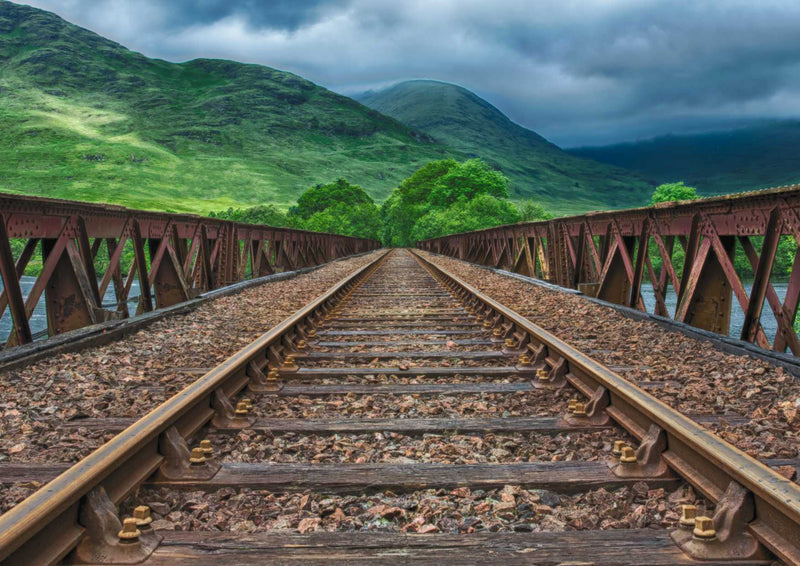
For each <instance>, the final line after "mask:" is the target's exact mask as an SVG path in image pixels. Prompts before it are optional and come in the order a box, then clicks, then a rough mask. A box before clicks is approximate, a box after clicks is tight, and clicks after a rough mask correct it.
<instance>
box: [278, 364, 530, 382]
mask: <svg viewBox="0 0 800 566" xmlns="http://www.w3.org/2000/svg"><path fill="white" fill-rule="evenodd" d="M533 373H534V372H533V370H532V369H519V368H516V367H514V366H498V367H471V366H468V367H434V366H417V367H409V368H408V369H400V368H398V367H385V368H373V367H358V366H354V367H343V368H342V367H333V368H300V369H298V370H297V371H293V372H281V378H282V379H286V380H293V381H302V380H305V379H325V378H326V377H345V376H350V375H352V376H364V375H378V374H384V375H398V376H415V377H422V376H425V377H452V376H458V375H480V376H486V377H494V378H508V377H524V376H526V375H527V376H529V377H530V376H533Z"/></svg>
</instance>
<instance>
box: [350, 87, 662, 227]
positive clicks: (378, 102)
mask: <svg viewBox="0 0 800 566" xmlns="http://www.w3.org/2000/svg"><path fill="white" fill-rule="evenodd" d="M355 98H356V99H357V100H359V101H361V102H363V103H364V104H366V105H367V106H369V107H370V108H373V109H375V110H377V111H379V112H381V113H383V114H386V115H388V116H391V117H393V118H396V119H397V120H399V121H400V122H402V123H403V124H406V125H407V126H409V127H411V128H413V129H415V130H419V131H422V132H425V133H426V134H430V135H431V136H433V137H434V138H435V139H436V140H437V141H439V142H442V143H444V144H446V145H448V146H450V147H452V148H454V149H456V150H459V151H462V152H464V153H466V154H468V155H471V156H478V157H481V158H483V159H485V160H486V161H488V162H490V163H492V164H493V165H494V166H495V167H497V168H499V169H501V170H502V171H503V173H505V174H506V175H507V176H508V178H509V179H510V181H511V182H510V192H511V197H512V198H519V197H532V198H535V199H537V200H540V201H542V202H544V203H545V204H546V206H548V207H549V208H551V209H552V210H555V211H557V212H580V211H586V210H591V209H597V208H619V207H625V206H636V205H642V204H644V203H645V202H647V201H648V200H649V197H650V194H651V193H652V190H653V186H652V184H651V183H648V182H647V181H646V180H645V179H644V177H642V176H641V175H639V174H636V173H632V172H631V171H626V170H624V169H622V168H620V167H612V166H608V165H605V164H601V163H598V162H596V161H592V160H589V159H583V158H577V157H575V156H573V155H570V154H568V153H566V152H564V151H562V150H561V149H560V148H558V147H557V146H556V145H554V144H552V143H550V142H548V141H547V140H546V139H544V138H543V137H542V136H540V135H539V134H537V133H536V132H533V131H531V130H528V129H526V128H523V127H522V126H519V125H517V124H515V123H514V122H512V121H511V120H510V119H509V118H508V117H507V116H506V115H505V114H503V113H502V112H500V110H498V109H497V108H495V107H494V106H492V105H491V104H489V103H488V102H486V101H485V100H483V99H482V98H480V97H479V96H477V95H475V94H474V93H472V92H470V91H469V90H467V89H465V88H462V87H459V86H456V85H453V84H449V83H444V82H438V81H430V80H415V81H407V82H403V83H400V84H397V85H394V86H392V87H389V88H387V89H385V90H381V91H378V92H374V91H369V92H366V93H363V94H360V95H357V96H356V97H355Z"/></svg>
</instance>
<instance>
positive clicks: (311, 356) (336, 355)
mask: <svg viewBox="0 0 800 566" xmlns="http://www.w3.org/2000/svg"><path fill="white" fill-rule="evenodd" d="M511 357H516V356H512V355H511V354H504V353H503V352H500V351H497V350H495V351H491V350H483V351H479V352H458V351H447V352H425V351H421V350H413V351H409V352H398V351H387V352H310V353H308V354H295V357H294V358H295V360H297V361H298V362H301V361H304V360H346V359H354V360H361V359H366V360H387V359H388V360H391V359H394V358H431V359H434V358H453V359H461V360H500V359H503V358H511Z"/></svg>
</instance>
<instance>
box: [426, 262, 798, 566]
mask: <svg viewBox="0 0 800 566" xmlns="http://www.w3.org/2000/svg"><path fill="white" fill-rule="evenodd" d="M417 257H418V259H419V261H421V262H422V263H423V264H424V265H426V266H427V267H428V268H429V269H430V270H432V271H433V272H435V273H437V274H438V275H439V276H440V279H441V280H442V281H443V282H444V283H445V284H448V285H449V286H450V288H451V289H453V290H455V291H456V292H457V293H460V294H461V295H462V296H463V297H464V300H465V301H469V300H471V301H472V303H471V308H472V309H473V310H477V311H478V312H481V313H482V314H483V316H485V317H486V318H487V320H492V321H493V325H494V327H495V328H501V329H503V333H504V334H503V336H504V337H515V339H517V340H519V342H520V344H524V345H525V348H526V350H527V351H529V352H531V358H532V359H533V361H534V363H535V362H536V360H538V365H536V364H535V367H536V368H537V370H538V369H542V370H544V371H545V372H546V373H547V374H549V378H550V382H551V384H548V385H546V387H551V386H557V387H560V386H563V384H558V383H552V382H553V381H554V379H553V376H554V374H555V372H556V370H557V369H560V372H559V375H560V376H561V378H562V379H563V380H564V381H565V382H569V383H570V384H571V385H572V386H574V387H575V388H577V389H578V390H579V391H581V393H583V394H584V395H585V396H586V397H589V398H590V399H591V398H594V397H598V396H607V398H606V401H605V403H604V407H603V411H604V412H605V413H607V414H608V415H609V416H610V417H611V418H612V419H613V420H615V421H616V422H617V423H618V424H620V425H621V426H622V427H624V428H625V429H626V430H627V431H628V432H630V433H631V434H632V435H633V436H634V437H636V438H638V439H639V440H643V439H645V438H646V437H647V436H648V435H649V434H652V431H653V427H654V426H656V427H658V429H660V430H661V431H663V433H664V434H665V435H666V436H665V438H664V440H665V442H664V444H663V446H662V452H661V454H660V457H661V458H662V459H663V464H666V465H668V466H669V467H670V468H672V469H673V470H675V471H676V472H678V474H679V475H680V476H682V477H683V478H685V479H686V480H687V481H688V482H689V483H690V484H692V485H693V486H694V487H695V488H696V489H697V490H698V491H699V492H700V493H702V494H703V495H705V496H706V497H708V498H709V499H710V500H711V501H713V502H715V503H716V502H719V501H720V500H721V499H722V498H723V495H724V494H725V492H726V491H727V490H728V489H729V486H731V485H738V486H741V487H743V488H744V489H745V490H747V492H748V493H749V494H751V495H752V497H753V505H754V516H753V517H752V518H751V519H750V520H748V522H747V528H748V529H749V531H750V532H751V533H752V534H753V535H754V536H756V538H758V539H759V540H760V541H761V543H762V544H764V546H766V547H767V548H769V549H770V550H771V551H772V552H774V553H775V554H776V555H777V556H779V557H780V558H781V559H783V560H785V561H786V562H788V563H790V564H800V485H797V484H796V483H794V482H793V481H791V480H789V479H786V478H785V477H783V476H781V475H780V474H778V473H776V472H774V471H772V470H770V469H769V468H768V467H767V466H765V465H764V464H762V463H760V462H759V461H757V460H756V459H754V458H751V457H750V456H748V455H747V454H745V453H744V452H742V451H741V450H739V449H737V448H735V447H734V446H732V445H730V444H728V443H727V442H725V441H724V440H722V439H721V438H719V437H718V436H716V435H714V434H713V433H712V432H710V431H708V430H707V429H705V428H703V427H702V426H701V425H699V424H697V423H695V422H694V421H692V420H691V419H690V418H688V417H686V416H684V415H682V414H681V413H679V412H677V411H675V410H673V409H672V408H670V407H669V406H667V405H666V404H664V403H662V402H661V401H659V400H658V399H656V398H655V397H653V396H652V395H650V394H649V393H647V392H645V391H644V390H642V389H641V388H639V387H637V386H636V385H634V384H632V383H630V382H629V381H627V380H625V379H624V378H622V377H620V376H619V375H617V374H616V373H614V372H612V371H611V370H609V369H608V368H607V367H605V366H603V365H602V364H600V363H598V362H596V361H595V360H593V359H592V358H590V357H588V356H586V355H585V354H583V353H582V352H580V351H578V350H576V349H575V348H573V347H572V346H570V345H569V344H567V343H565V342H563V341H562V340H560V339H559V338H557V337H556V336H554V335H552V334H550V333H549V332H547V331H546V330H544V329H542V328H540V327H539V326H537V325H535V324H533V323H532V322H530V321H529V320H527V319H526V318H524V317H522V316H520V315H519V314H517V313H516V312H514V311H512V310H510V309H508V308H507V307H505V306H503V305H502V304H500V303H498V302H496V301H494V300H492V299H491V298H490V297H488V296H487V295H485V294H483V293H481V292H480V291H478V290H477V289H475V288H474V287H472V286H471V285H469V284H468V283H466V282H465V281H463V280H461V279H459V278H458V277H457V276H455V275H453V274H451V273H449V272H447V271H446V270H444V269H443V268H441V267H439V266H437V265H434V264H433V263H431V262H429V261H427V260H425V259H424V258H422V257H420V256H417ZM600 388H602V389H600ZM601 391H602V395H598V394H599V392H601Z"/></svg>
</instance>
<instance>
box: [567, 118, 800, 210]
mask: <svg viewBox="0 0 800 566" xmlns="http://www.w3.org/2000/svg"><path fill="white" fill-rule="evenodd" d="M569 151H570V152H571V153H573V154H575V155H578V156H581V157H588V158H591V159H596V160H597V161H602V162H604V163H609V164H611V165H616V166H619V167H627V168H630V169H634V170H636V171H639V172H641V173H642V174H643V175H646V176H647V177H648V178H650V179H652V180H653V181H655V182H658V183H666V182H671V181H684V182H685V183H686V184H687V185H691V186H694V187H697V189H698V191H699V192H700V193H702V194H705V195H713V194H725V193H733V192H739V191H749V190H754V189H759V188H765V187H774V186H779V185H791V184H794V183H800V121H788V120H787V121H779V122H770V123H766V124H759V125H756V126H750V127H746V128H739V129H736V130H730V131H724V132H710V133H705V134H699V135H687V136H663V137H658V138H654V139H651V140H647V141H640V142H635V143H625V144H617V145H610V146H605V147H584V148H576V149H572V150H569Z"/></svg>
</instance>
